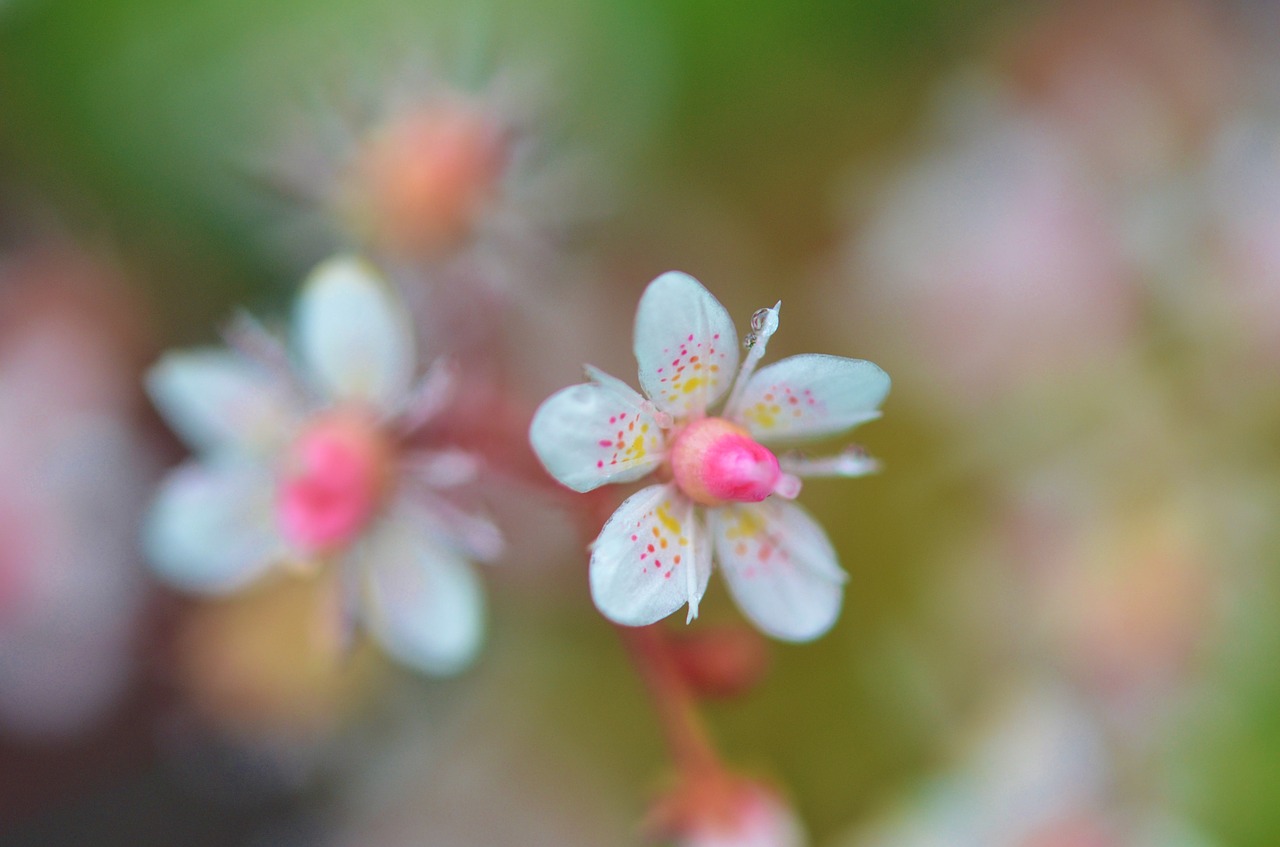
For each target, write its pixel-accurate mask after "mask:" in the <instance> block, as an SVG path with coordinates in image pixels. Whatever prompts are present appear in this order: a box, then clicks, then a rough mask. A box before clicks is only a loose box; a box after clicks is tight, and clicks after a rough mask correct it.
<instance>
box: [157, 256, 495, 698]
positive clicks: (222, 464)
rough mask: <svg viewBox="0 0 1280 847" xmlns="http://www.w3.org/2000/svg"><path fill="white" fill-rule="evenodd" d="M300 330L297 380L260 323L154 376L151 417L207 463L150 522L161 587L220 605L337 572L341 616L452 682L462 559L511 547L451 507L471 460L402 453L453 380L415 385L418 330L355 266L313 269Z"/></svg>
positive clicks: (174, 487) (473, 642)
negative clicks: (230, 345)
mask: <svg viewBox="0 0 1280 847" xmlns="http://www.w3.org/2000/svg"><path fill="white" fill-rule="evenodd" d="M293 330H294V333H293V334H294V337H293V342H294V347H295V354H296V356H297V358H298V361H299V364H300V372H298V371H295V369H294V368H293V367H292V366H291V362H290V355H289V353H288V351H287V350H285V349H284V347H283V345H280V344H279V343H278V342H277V341H276V340H275V339H274V337H272V336H270V335H267V334H266V333H264V332H262V331H260V330H258V329H257V328H255V326H254V325H252V324H250V323H242V325H241V327H240V328H239V330H238V331H234V330H233V340H235V341H237V346H238V347H239V348H240V349H238V350H216V349H210V350H196V351H188V352H180V353H169V354H167V355H166V356H164V358H163V359H161V361H160V362H159V363H158V364H157V365H155V367H154V368H153V369H152V370H151V372H150V374H149V376H148V380H147V386H148V389H149V391H150V393H151V396H152V398H153V399H154V401H155V403H156V405H157V407H158V408H159V409H160V410H161V412H162V413H163V414H164V415H165V417H166V418H167V419H168V420H169V422H170V424H171V425H172V426H173V427H174V429H175V430H176V431H177V432H178V433H179V434H180V435H181V436H182V437H183V438H184V439H185V440H186V441H187V442H188V443H189V444H190V445H191V446H192V447H193V448H195V449H196V450H197V451H198V452H199V453H200V456H199V458H198V459H197V460H195V461H191V462H188V463H187V464H185V465H183V466H182V467H180V468H178V469H177V470H176V471H174V472H173V473H172V474H171V475H170V477H169V478H168V480H167V481H166V482H165V484H164V486H163V487H162V488H161V491H160V493H159V496H158V498H157V500H156V503H155V505H154V507H153V509H152V513H151V516H150V520H149V521H148V525H147V534H146V540H147V548H148V551H149V553H150V556H151V559H152V562H153V564H154V566H155V569H156V572H157V573H158V574H159V575H160V576H162V577H163V578H165V579H166V580H168V581H170V582H172V583H173V584H175V585H177V586H179V587H181V588H184V589H188V590H191V591H198V592H207V593H215V594H216V593H224V592H228V591H233V590H235V589H237V588H239V587H240V586H242V585H245V584H246V583H249V582H251V581H254V580H256V579H257V578H259V577H260V576H261V575H262V574H263V573H264V572H265V571H267V570H268V569H269V568H271V567H272V566H276V565H282V564H293V565H295V566H298V567H302V568H310V567H313V566H317V565H320V564H322V563H329V562H332V563H333V565H334V566H335V567H337V568H338V569H339V571H340V574H339V579H338V580H337V584H338V591H339V593H340V596H339V600H338V604H337V605H338V606H339V614H340V615H341V616H343V617H344V618H345V619H346V620H348V621H350V622H351V623H355V622H357V621H358V622H359V623H361V624H363V626H364V627H366V628H367V629H368V630H369V631H370V632H371V633H372V634H373V635H374V636H375V637H376V638H377V639H378V640H379V641H380V642H381V643H382V645H383V647H385V648H386V649H387V651H388V652H390V653H391V654H392V655H393V656H395V657H396V658H397V659H399V660H400V661H402V662H405V663H407V664H409V665H412V666H413V667H415V668H418V669H420V670H423V671H426V672H428V673H438V674H442V673H451V672H455V671H458V670H460V669H461V668H463V667H464V666H466V665H467V664H468V663H469V662H470V661H471V660H472V658H474V656H475V654H476V652H477V650H478V648H479V646H480V642H481V640H482V635H483V619H484V598H483V594H482V590H481V586H480V583H479V581H478V579H477V577H476V575H475V573H474V572H473V570H472V567H471V565H470V563H469V561H468V559H471V558H488V557H492V556H495V555H497V553H498V552H499V549H500V547H501V538H500V536H499V534H498V531H497V528H496V527H495V526H493V525H492V524H491V523H489V522H488V521H486V520H484V519H482V518H479V517H476V516H473V515H470V514H467V513H466V512H464V511H462V510H460V509H459V508H458V507H457V506H455V505H454V504H453V503H452V502H451V500H450V498H449V496H448V491H447V490H448V489H450V488H452V487H454V486H456V485H459V484H460V483H464V482H466V481H468V480H469V479H470V478H471V477H472V476H473V475H474V474H475V473H476V471H477V470H478V466H477V462H476V460H475V459H473V458H472V457H471V456H469V455H463V454H458V453H454V452H450V451H434V452H433V451H427V450H421V449H417V448H415V447H413V446H411V445H410V444H408V443H406V440H405V439H406V436H408V435H410V434H412V433H413V432H414V431H415V430H416V429H417V428H419V427H420V426H421V425H422V424H423V423H424V422H425V421H426V420H427V419H429V418H430V417H431V416H432V415H434V414H435V413H436V412H437V411H438V410H439V409H440V407H441V406H442V404H443V403H444V402H445V394H446V393H447V391H448V390H449V384H448V383H449V377H448V375H447V373H446V371H444V370H443V369H441V368H438V367H437V368H435V369H432V370H431V371H429V372H428V373H427V375H426V376H425V377H424V378H423V379H422V380H421V381H420V382H418V384H417V385H416V386H415V385H414V384H413V376H414V369H415V365H416V359H417V356H416V353H415V342H414V336H413V331H412V327H411V326H410V325H409V322H408V320H407V317H406V315H405V313H404V311H403V309H402V308H401V307H400V305H399V302H398V301H397V299H396V298H395V297H394V296H393V294H392V293H391V291H390V290H389V289H388V288H387V287H386V286H385V285H384V283H383V282H382V281H381V280H380V279H378V278H377V276H376V275H375V274H374V272H373V271H372V269H371V268H370V267H369V266H367V265H366V264H364V263H362V262H360V261H358V260H356V259H352V258H338V259H332V260H330V261H328V262H326V263H324V264H323V265H321V266H320V267H319V268H317V269H316V271H315V272H314V273H313V274H312V276H311V278H310V279H309V280H308V282H307V283H306V285H305V286H304V289H303V291H302V294H301V296H300V297H299V300H298V304H297V309H296V313H295V317H294V326H293Z"/></svg>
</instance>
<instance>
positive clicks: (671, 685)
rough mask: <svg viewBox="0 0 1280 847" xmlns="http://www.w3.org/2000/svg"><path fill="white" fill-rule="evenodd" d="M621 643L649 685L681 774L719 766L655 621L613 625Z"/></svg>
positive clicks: (700, 773) (699, 773) (706, 771)
mask: <svg viewBox="0 0 1280 847" xmlns="http://www.w3.org/2000/svg"><path fill="white" fill-rule="evenodd" d="M617 630H618V634H619V635H620V636H621V637H622V643H623V644H624V645H625V646H626V648H627V651H628V652H629V653H630V655H631V660H632V662H634V663H635V666H636V670H637V671H638V672H639V674H640V677H641V678H642V679H643V680H644V683H645V686H646V687H647V688H648V689H649V696H650V697H651V698H652V700H653V704H654V709H655V710H656V711H657V713H658V722H659V724H661V726H662V731H663V734H664V735H665V736H666V742H667V747H668V749H669V750H670V751H671V757H672V759H673V760H674V761H675V764H676V767H677V768H678V769H679V770H680V772H681V775H682V776H684V777H685V778H693V777H697V776H705V775H708V774H712V773H718V772H719V771H721V770H722V769H723V768H722V766H721V764H720V756H719V755H718V754H717V753H716V750H715V748H714V747H713V746H712V744H711V739H710V736H709V735H708V734H707V729H706V725H705V724H704V723H703V721H702V717H701V715H700V714H699V712H698V704H697V698H696V697H694V694H693V692H692V691H691V690H690V688H689V686H688V684H687V683H686V682H685V681H684V678H683V677H682V676H681V674H680V672H679V669H678V668H677V667H676V665H675V662H674V661H673V660H672V657H671V649H670V646H669V644H668V643H667V639H666V637H665V635H664V633H663V631H662V629H661V627H660V626H659V625H656V624H655V625H653V626H643V627H629V626H619V627H617Z"/></svg>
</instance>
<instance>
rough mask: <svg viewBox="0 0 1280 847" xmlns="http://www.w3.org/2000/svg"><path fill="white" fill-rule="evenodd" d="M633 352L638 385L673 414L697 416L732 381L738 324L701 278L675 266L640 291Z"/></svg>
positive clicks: (661, 406)
mask: <svg viewBox="0 0 1280 847" xmlns="http://www.w3.org/2000/svg"><path fill="white" fill-rule="evenodd" d="M635 353H636V361H637V362H638V363H639V364H640V385H641V387H642V388H644V391H645V393H646V394H648V395H649V396H650V397H651V398H653V402H654V404H655V405H657V407H658V408H659V409H661V410H662V411H664V412H668V413H670V414H672V415H674V416H675V417H689V416H698V415H701V414H703V413H705V412H706V410H707V407H709V406H711V405H712V404H713V403H715V402H716V401H717V400H719V399H720V397H721V396H723V395H724V393H725V391H726V390H728V388H729V385H730V383H732V382H733V377H734V373H735V371H737V369H738V337H737V330H735V329H734V327H733V320H732V319H731V318H730V317H729V313H728V312H727V311H726V310H725V308H724V306H722V305H720V301H719V300H717V299H716V298H715V297H713V296H712V295H711V292H710V291H707V289H705V288H703V287H702V283H700V282H698V281H697V280H696V279H694V278H693V277H691V276H689V275H688V274H683V273H679V272H676V271H672V272H670V273H665V274H663V275H662V276H660V277H658V278H657V279H655V280H654V281H653V282H651V283H649V287H648V288H646V289H645V291H644V294H643V295H642V296H641V297H640V306H639V308H638V309H637V310H636V328H635Z"/></svg>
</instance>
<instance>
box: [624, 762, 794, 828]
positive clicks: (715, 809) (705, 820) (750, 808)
mask: <svg viewBox="0 0 1280 847" xmlns="http://www.w3.org/2000/svg"><path fill="white" fill-rule="evenodd" d="M645 830H646V835H647V836H648V837H649V838H650V839H652V840H654V841H658V842H672V843H674V844H675V845H677V847H802V845H804V844H805V843H806V842H807V839H806V837H805V834H804V829H803V828H802V827H801V825H800V821H799V819H797V817H796V815H795V812H794V811H792V809H791V807H790V806H789V805H788V804H787V803H786V802H785V801H784V800H783V799H782V796H781V795H780V794H779V793H778V792H777V791H775V790H774V789H772V788H770V787H768V786H766V785H764V784H762V783H760V782H756V781H754V780H750V779H747V778H745V777H742V776H739V775H737V774H731V773H726V772H724V771H720V770H715V771H705V772H700V773H697V774H693V775H690V776H688V777H686V778H685V779H684V780H683V781H681V782H680V783H679V784H678V785H677V786H676V788H675V789H674V790H672V791H670V792H668V793H667V794H665V795H664V796H662V797H661V798H659V800H658V801H657V802H656V803H655V804H654V806H653V808H652V809H651V810H650V813H649V817H648V820H647V821H646V826H645Z"/></svg>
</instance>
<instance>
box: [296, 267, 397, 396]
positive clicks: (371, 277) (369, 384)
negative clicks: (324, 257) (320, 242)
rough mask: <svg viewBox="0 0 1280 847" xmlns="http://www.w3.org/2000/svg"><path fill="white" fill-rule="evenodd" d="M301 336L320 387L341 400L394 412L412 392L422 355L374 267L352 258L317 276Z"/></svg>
mask: <svg viewBox="0 0 1280 847" xmlns="http://www.w3.org/2000/svg"><path fill="white" fill-rule="evenodd" d="M294 332H295V333H296V343H297V345H298V351H299V354H300V355H301V356H302V359H303V361H304V362H305V363H306V366H307V368H308V370H309V372H310V374H311V376H312V379H314V381H315V383H316V387H317V388H318V389H320V390H321V391H323V392H324V393H325V395H326V396H327V397H329V398H330V399H334V400H357V401H361V402H366V403H370V404H372V405H374V406H376V407H378V408H379V409H382V410H383V411H385V412H388V413H390V412H394V411H396V410H397V409H398V407H399V406H400V404H401V403H402V402H403V401H404V399H405V398H406V396H407V395H408V392H409V385H410V381H411V379H412V377H413V370H414V364H415V362H414V359H415V356H416V353H415V349H414V342H413V331H412V327H411V326H410V324H409V321H408V317H407V314H406V312H405V310H404V307H403V305H402V304H401V303H400V302H399V300H398V298H396V297H395V296H394V295H393V294H392V292H391V290H390V289H389V288H388V287H387V285H386V283H385V282H384V281H383V280H382V279H381V278H380V277H379V276H378V275H377V273H376V272H375V271H374V270H373V268H372V267H370V266H369V265H367V264H366V263H364V262H362V261H360V260H359V259H355V258H352V257H340V258H337V259H330V260H329V261H327V262H325V263H324V264H322V265H320V266H319V267H318V268H316V269H315V271H313V272H312V274H311V277H310V278H309V279H308V280H307V282H306V285H305V287H304V288H303V291H302V295H301V296H300V297H299V299H298V306H297V312H296V315H295V318H294Z"/></svg>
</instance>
